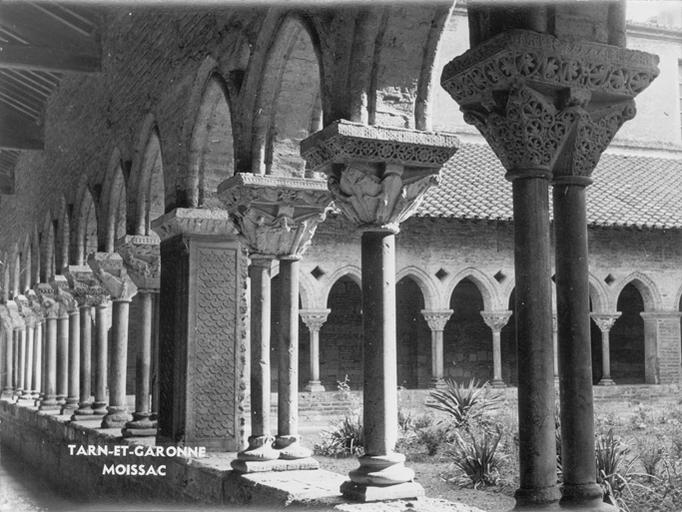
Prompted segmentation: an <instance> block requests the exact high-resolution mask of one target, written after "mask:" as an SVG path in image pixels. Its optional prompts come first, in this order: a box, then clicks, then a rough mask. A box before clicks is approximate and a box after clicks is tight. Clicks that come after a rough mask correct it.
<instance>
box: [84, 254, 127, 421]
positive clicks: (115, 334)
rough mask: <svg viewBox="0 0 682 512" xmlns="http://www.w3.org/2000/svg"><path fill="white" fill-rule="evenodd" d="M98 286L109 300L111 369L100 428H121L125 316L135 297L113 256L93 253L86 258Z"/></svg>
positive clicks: (124, 415)
mask: <svg viewBox="0 0 682 512" xmlns="http://www.w3.org/2000/svg"><path fill="white" fill-rule="evenodd" d="M88 265H89V266H90V268H91V269H92V271H93V273H94V274H95V277H96V278H97V280H98V281H99V282H100V285H101V286H102V287H103V288H104V289H105V290H106V291H107V293H108V294H109V295H110V296H111V302H112V308H111V334H112V335H111V344H112V347H111V358H112V360H111V365H110V370H109V406H108V407H107V414H106V415H105V416H104V418H102V428H122V427H123V426H124V425H125V424H126V422H128V421H130V420H131V419H132V416H131V415H130V412H129V411H128V404H127V395H126V364H127V358H128V312H129V308H130V301H131V300H132V298H133V297H134V296H135V294H136V293H137V286H135V283H133V282H132V280H131V279H130V277H128V273H127V272H126V270H125V268H124V266H123V260H122V259H121V257H120V256H119V255H118V254H116V253H94V254H91V255H90V256H89V257H88Z"/></svg>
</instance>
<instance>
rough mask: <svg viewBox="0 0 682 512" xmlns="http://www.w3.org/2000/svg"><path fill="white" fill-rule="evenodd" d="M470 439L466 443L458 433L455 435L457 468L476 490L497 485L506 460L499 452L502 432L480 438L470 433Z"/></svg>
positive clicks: (454, 450)
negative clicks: (502, 465)
mask: <svg viewBox="0 0 682 512" xmlns="http://www.w3.org/2000/svg"><path fill="white" fill-rule="evenodd" d="M468 437H469V440H467V441H465V440H464V439H463V438H462V436H461V435H460V434H459V433H458V432H456V433H455V441H454V443H453V445H452V450H451V455H452V456H453V457H454V464H455V466H456V467H457V468H458V469H460V470H461V471H462V472H463V473H464V474H465V475H466V476H467V477H468V478H469V480H471V482H472V483H473V484H474V488H475V489H476V488H478V487H480V486H481V485H495V484H496V483H497V481H498V480H499V477H500V472H499V469H500V465H501V464H502V462H503V461H504V459H505V456H504V455H502V454H500V453H499V452H498V450H497V448H498V446H499V443H500V439H501V438H502V432H501V431H500V429H498V430H497V432H495V433H491V432H484V433H483V435H482V436H481V437H478V438H477V437H476V436H475V435H474V434H472V433H471V432H469V433H468Z"/></svg>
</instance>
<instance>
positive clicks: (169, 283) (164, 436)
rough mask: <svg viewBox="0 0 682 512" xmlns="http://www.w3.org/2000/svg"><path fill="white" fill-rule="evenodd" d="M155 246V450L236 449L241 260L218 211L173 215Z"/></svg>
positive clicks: (161, 226)
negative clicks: (157, 282)
mask: <svg viewBox="0 0 682 512" xmlns="http://www.w3.org/2000/svg"><path fill="white" fill-rule="evenodd" d="M152 228H153V229H154V231H156V233H158V234H159V237H160V238H161V291H160V301H161V302H160V318H161V322H160V332H159V352H160V354H159V418H158V434H157V438H156V439H157V443H171V444H179V443H184V444H185V445H188V446H192V445H197V446H205V447H206V448H207V449H212V450H222V451H234V452H237V451H239V450H241V449H242V448H243V447H244V444H245V441H246V439H245V437H246V433H245V431H244V423H245V414H244V407H243V406H244V401H245V399H246V396H245V393H246V390H247V384H246V374H245V372H246V366H245V365H246V358H247V356H246V351H247V350H248V340H247V336H248V325H247V322H248V297H247V254H246V251H245V250H244V248H243V247H242V246H241V244H240V242H239V240H238V239H237V233H236V231H235V229H234V226H233V225H232V222H231V220H230V218H229V215H228V213H227V212H226V211H224V210H218V209H213V210H208V209H198V208H197V209H191V208H176V209H175V210H173V211H171V212H169V213H167V214H166V215H164V216H162V217H160V218H159V219H157V220H156V221H154V223H153V225H152Z"/></svg>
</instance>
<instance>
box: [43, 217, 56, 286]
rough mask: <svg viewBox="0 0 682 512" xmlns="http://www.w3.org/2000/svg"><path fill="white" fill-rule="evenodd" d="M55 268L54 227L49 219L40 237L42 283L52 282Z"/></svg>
mask: <svg viewBox="0 0 682 512" xmlns="http://www.w3.org/2000/svg"><path fill="white" fill-rule="evenodd" d="M54 266H55V263H54V225H53V224H52V221H51V220H50V219H49V218H48V219H47V221H46V222H45V227H44V228H43V232H42V233H41V235H40V282H42V283H47V282H49V281H50V279H51V278H52V276H54Z"/></svg>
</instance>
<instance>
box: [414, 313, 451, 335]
mask: <svg viewBox="0 0 682 512" xmlns="http://www.w3.org/2000/svg"><path fill="white" fill-rule="evenodd" d="M452 313H454V311H453V310H452V309H443V310H435V309H422V311H421V314H422V315H423V316H424V319H425V320H426V323H428V324H429V328H430V329H431V330H432V331H443V330H444V329H445V325H446V324H447V323H448V320H450V317H451V316H452Z"/></svg>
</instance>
